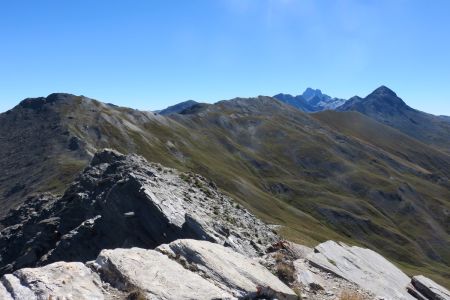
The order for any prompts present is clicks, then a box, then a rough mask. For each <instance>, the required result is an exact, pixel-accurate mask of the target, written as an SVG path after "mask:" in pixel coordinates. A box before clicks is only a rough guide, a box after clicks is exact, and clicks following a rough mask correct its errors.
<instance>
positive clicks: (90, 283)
mask: <svg viewBox="0 0 450 300" xmlns="http://www.w3.org/2000/svg"><path fill="white" fill-rule="evenodd" d="M57 297H65V299H92V300H102V299H104V298H105V297H104V294H103V291H102V289H101V281H100V278H99V276H98V275H97V274H95V273H93V272H92V271H91V270H90V269H89V268H87V267H86V266H85V265H84V264H82V263H65V262H57V263H54V264H50V265H48V266H45V267H42V268H37V269H22V270H19V271H16V272H14V274H8V275H5V276H3V277H2V278H1V280H0V299H1V300H3V299H5V300H7V299H27V300H34V299H36V300H37V299H39V300H40V299H45V300H47V299H58V298H57Z"/></svg>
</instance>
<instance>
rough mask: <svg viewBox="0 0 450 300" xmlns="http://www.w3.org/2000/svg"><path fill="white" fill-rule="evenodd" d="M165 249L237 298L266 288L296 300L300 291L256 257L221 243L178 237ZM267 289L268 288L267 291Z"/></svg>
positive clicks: (283, 296) (165, 251)
mask: <svg viewBox="0 0 450 300" xmlns="http://www.w3.org/2000/svg"><path fill="white" fill-rule="evenodd" d="M158 250H159V251H161V252H162V253H164V254H166V255H168V256H169V257H172V258H173V259H176V260H178V261H180V263H181V264H183V265H185V266H186V267H187V268H189V269H194V270H196V271H197V272H200V273H201V274H204V276H205V277H206V278H207V279H208V281H210V282H212V283H213V284H214V285H215V286H219V287H220V288H221V289H223V290H226V291H228V292H229V293H230V294H232V295H233V296H234V297H236V298H240V299H241V298H245V297H246V296H248V295H255V296H256V295H257V294H258V293H261V292H263V293H264V294H266V295H271V296H272V297H274V298H276V299H286V300H287V299H292V300H296V299H297V295H296V294H295V293H294V292H293V291H292V290H291V289H289V288H288V287H287V286H286V285H285V284H283V283H282V282H281V281H280V280H279V279H278V278H276V277H275V276H274V275H273V274H271V273H270V272H269V271H268V270H267V269H266V268H264V267H263V266H261V265H260V264H259V263H258V262H257V261H256V260H249V259H248V258H247V257H245V256H244V255H242V254H239V253H236V252H234V251H232V250H231V249H229V248H224V247H222V246H221V245H218V244H210V243H205V242H203V241H195V240H177V241H174V242H172V243H170V244H168V245H162V246H160V247H158ZM263 289H265V290H264V291H263Z"/></svg>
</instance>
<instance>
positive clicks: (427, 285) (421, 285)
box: [411, 275, 450, 300]
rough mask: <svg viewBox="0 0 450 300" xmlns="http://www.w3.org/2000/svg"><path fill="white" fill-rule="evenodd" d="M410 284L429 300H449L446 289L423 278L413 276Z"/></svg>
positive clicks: (449, 293)
mask: <svg viewBox="0 0 450 300" xmlns="http://www.w3.org/2000/svg"><path fill="white" fill-rule="evenodd" d="M411 283H412V285H413V286H414V287H415V288H416V289H417V290H418V291H419V292H420V293H421V294H422V295H424V296H425V297H427V298H428V299H430V300H450V292H449V291H448V290H447V289H446V288H444V287H443V286H441V285H439V284H437V283H436V282H434V281H433V280H431V279H429V278H427V277H425V276H422V275H419V276H414V277H413V278H412V280H411Z"/></svg>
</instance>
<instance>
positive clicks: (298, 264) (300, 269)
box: [293, 259, 325, 290]
mask: <svg viewBox="0 0 450 300" xmlns="http://www.w3.org/2000/svg"><path fill="white" fill-rule="evenodd" d="M293 264H294V268H295V276H296V281H297V282H298V283H300V284H301V285H303V286H304V287H307V288H310V289H312V290H323V289H324V286H325V283H324V280H322V278H321V277H320V276H318V275H316V274H314V273H313V272H311V271H310V270H309V266H308V264H307V262H305V261H304V260H303V259H297V260H296V261H294V263H293Z"/></svg>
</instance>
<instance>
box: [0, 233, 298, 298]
mask: <svg viewBox="0 0 450 300" xmlns="http://www.w3.org/2000/svg"><path fill="white" fill-rule="evenodd" d="M175 253H177V254H175ZM174 255H175V256H174ZM238 298H239V299H261V298H264V299H280V300H283V299H288V300H291V299H292V300H296V299H298V296H297V295H296V294H295V293H294V292H293V291H292V290H291V289H290V288H288V287H287V286H286V285H284V284H283V283H282V282H280V281H279V280H278V279H277V278H276V277H275V276H274V275H272V274H271V273H270V272H269V271H268V270H267V269H265V268H264V267H263V266H261V265H260V264H259V263H258V262H256V261H255V260H254V259H252V258H248V257H245V256H243V255H242V254H239V253H237V252H235V251H233V250H231V249H230V248H226V247H224V246H221V245H218V244H214V243H210V242H206V241H194V240H179V241H175V242H173V243H171V244H168V245H164V246H161V248H159V251H156V250H145V249H140V248H131V249H115V250H103V251H102V252H101V253H100V255H99V256H98V257H97V259H96V260H95V261H94V262H88V263H87V264H86V265H84V264H82V263H66V262H57V263H53V264H50V265H47V266H45V267H41V268H35V269H22V270H19V271H16V272H14V273H13V274H7V275H4V276H3V277H2V278H1V280H0V299H1V300H3V299H5V300H10V299H14V300H16V299H17V300H19V299H20V300H22V299H30V300H33V299H36V300H37V299H39V300H41V299H42V300H44V299H45V300H48V299H89V300H90V299H94V300H96V299H99V300H100V299H102V300H103V299H149V300H150V299H151V300H180V299H198V300H208V299H238Z"/></svg>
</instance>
